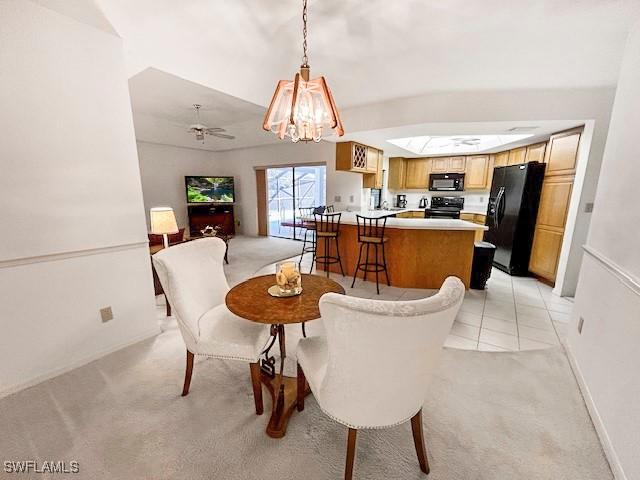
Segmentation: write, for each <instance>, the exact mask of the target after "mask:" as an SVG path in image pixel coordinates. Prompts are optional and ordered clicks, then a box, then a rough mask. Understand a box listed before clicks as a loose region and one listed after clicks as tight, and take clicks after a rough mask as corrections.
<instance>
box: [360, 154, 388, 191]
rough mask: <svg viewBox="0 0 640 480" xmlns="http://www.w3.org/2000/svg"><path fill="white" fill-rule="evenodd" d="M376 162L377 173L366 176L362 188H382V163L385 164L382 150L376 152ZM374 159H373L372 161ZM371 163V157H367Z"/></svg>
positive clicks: (363, 178)
mask: <svg viewBox="0 0 640 480" xmlns="http://www.w3.org/2000/svg"><path fill="white" fill-rule="evenodd" d="M373 150H375V149H370V150H369V151H370V152H371V151H373ZM375 153H376V155H375V162H376V173H369V174H365V175H364V176H363V177H362V186H363V187H364V188H382V182H383V178H382V177H383V174H382V163H383V155H382V150H375ZM373 160H374V159H373V158H372V159H371V161H373ZM368 161H370V159H369V157H367V162H368Z"/></svg>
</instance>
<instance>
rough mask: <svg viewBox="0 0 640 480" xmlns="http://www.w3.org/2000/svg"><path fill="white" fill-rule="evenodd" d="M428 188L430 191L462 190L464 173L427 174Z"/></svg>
mask: <svg viewBox="0 0 640 480" xmlns="http://www.w3.org/2000/svg"><path fill="white" fill-rule="evenodd" d="M429 190H430V191H432V192H462V191H463V190H464V173H432V174H431V175H429Z"/></svg>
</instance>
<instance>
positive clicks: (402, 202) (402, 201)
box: [396, 195, 407, 208]
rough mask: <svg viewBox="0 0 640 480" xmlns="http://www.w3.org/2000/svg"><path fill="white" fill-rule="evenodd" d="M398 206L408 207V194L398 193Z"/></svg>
mask: <svg viewBox="0 0 640 480" xmlns="http://www.w3.org/2000/svg"><path fill="white" fill-rule="evenodd" d="M396 207H398V208H407V196H406V195H396Z"/></svg>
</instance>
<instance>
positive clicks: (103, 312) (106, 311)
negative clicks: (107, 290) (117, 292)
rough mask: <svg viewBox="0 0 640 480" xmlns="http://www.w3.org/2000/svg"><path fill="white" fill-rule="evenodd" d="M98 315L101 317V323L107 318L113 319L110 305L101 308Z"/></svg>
mask: <svg viewBox="0 0 640 480" xmlns="http://www.w3.org/2000/svg"><path fill="white" fill-rule="evenodd" d="M100 317H101V318H102V323H106V322H108V321H109V320H113V312H112V311H111V307H104V308H101V309H100Z"/></svg>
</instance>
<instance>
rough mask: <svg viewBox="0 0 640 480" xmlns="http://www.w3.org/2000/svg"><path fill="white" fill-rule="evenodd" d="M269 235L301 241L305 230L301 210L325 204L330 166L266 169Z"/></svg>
mask: <svg viewBox="0 0 640 480" xmlns="http://www.w3.org/2000/svg"><path fill="white" fill-rule="evenodd" d="M266 177H267V178H266V180H267V215H268V234H269V235H271V236H274V237H282V238H291V239H293V240H302V238H303V237H304V229H303V228H302V221H301V219H300V208H309V207H318V206H320V205H325V203H326V198H327V182H326V180H327V167H326V166H325V165H305V166H300V167H279V168H267V175H266Z"/></svg>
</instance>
